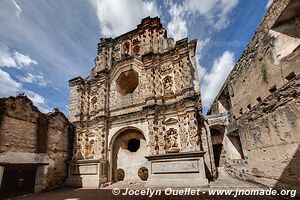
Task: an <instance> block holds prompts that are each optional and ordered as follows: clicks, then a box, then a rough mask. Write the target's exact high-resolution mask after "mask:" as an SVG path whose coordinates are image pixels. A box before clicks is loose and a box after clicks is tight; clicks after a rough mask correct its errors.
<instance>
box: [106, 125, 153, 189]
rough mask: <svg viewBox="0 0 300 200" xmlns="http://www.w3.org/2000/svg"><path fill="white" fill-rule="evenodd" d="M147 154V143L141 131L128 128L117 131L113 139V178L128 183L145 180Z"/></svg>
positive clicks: (115, 180)
mask: <svg viewBox="0 0 300 200" xmlns="http://www.w3.org/2000/svg"><path fill="white" fill-rule="evenodd" d="M146 155H147V143H146V139H145V137H144V135H143V134H142V132H141V131H139V130H137V129H134V128H127V129H125V130H122V131H121V132H119V133H117V134H116V136H115V138H114V139H113V141H112V180H113V181H114V182H118V181H124V182H126V183H136V182H141V181H144V180H145V176H146V177H147V167H148V166H147V162H148V161H147V159H145V156H146ZM141 170H142V173H141ZM141 174H143V176H141Z"/></svg>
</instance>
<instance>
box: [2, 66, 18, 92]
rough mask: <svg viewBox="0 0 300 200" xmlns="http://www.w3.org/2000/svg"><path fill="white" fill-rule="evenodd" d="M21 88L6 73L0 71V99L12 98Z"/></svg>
mask: <svg viewBox="0 0 300 200" xmlns="http://www.w3.org/2000/svg"><path fill="white" fill-rule="evenodd" d="M21 88H22V84H20V83H18V82H16V81H15V80H14V79H12V78H11V77H10V75H9V74H8V73H7V72H5V71H3V70H1V69H0V97H7V96H14V95H16V94H17V92H18V91H20V90H21Z"/></svg>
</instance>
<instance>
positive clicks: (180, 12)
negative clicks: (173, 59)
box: [167, 3, 188, 41]
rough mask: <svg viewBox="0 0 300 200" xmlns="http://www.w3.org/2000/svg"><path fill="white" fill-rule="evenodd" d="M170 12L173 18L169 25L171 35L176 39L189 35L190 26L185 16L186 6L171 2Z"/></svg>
mask: <svg viewBox="0 0 300 200" xmlns="http://www.w3.org/2000/svg"><path fill="white" fill-rule="evenodd" d="M169 13H170V16H171V20H170V22H169V23H168V25H167V29H168V33H169V36H170V37H173V38H174V39H175V41H177V40H180V39H182V38H185V37H187V33H188V28H187V22H186V20H185V18H184V14H185V8H184V6H182V5H179V4H172V3H171V4H170V9H169Z"/></svg>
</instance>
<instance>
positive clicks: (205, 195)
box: [19, 173, 297, 200]
mask: <svg viewBox="0 0 300 200" xmlns="http://www.w3.org/2000/svg"><path fill="white" fill-rule="evenodd" d="M116 188H118V189H116ZM126 188H128V189H131V190H133V191H137V190H138V191H141V190H147V188H146V187H145V184H125V183H122V182H119V183H116V184H112V185H109V186H107V187H105V188H102V189H74V188H61V189H57V190H54V191H50V192H45V193H41V194H37V195H32V196H27V197H22V198H19V199H21V200H144V199H145V200H150V199H151V200H169V199H170V200H171V199H172V200H194V199H195V200H197V199H207V200H213V199H219V200H223V199H224V200H227V199H250V200H260V199H261V200H269V199H270V200H271V199H297V197H295V198H291V197H283V196H279V195H275V196H245V195H238V196H237V197H234V194H235V193H233V194H231V195H217V194H215V195H209V192H210V191H212V190H216V191H218V190H219V191H220V190H227V191H228V190H232V191H236V189H237V188H238V189H239V190H262V189H266V188H261V187H260V186H258V185H255V184H253V183H249V182H245V181H241V180H238V179H235V178H232V177H231V176H229V175H226V174H225V173H224V174H222V175H221V176H220V177H219V179H218V180H217V181H214V182H210V187H209V188H201V189H200V192H199V195H185V196H184V195H166V194H165V192H166V191H162V192H161V194H158V195H153V196H152V197H149V195H132V196H129V195H122V193H124V192H125V191H126ZM182 189H183V190H184V189H185V188H182ZM157 190H158V189H157ZM157 190H155V191H157ZM173 191H174V190H173ZM175 191H176V190H175ZM116 192H117V193H118V192H120V193H119V194H118V195H114V194H113V193H116Z"/></svg>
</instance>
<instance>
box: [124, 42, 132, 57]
mask: <svg viewBox="0 0 300 200" xmlns="http://www.w3.org/2000/svg"><path fill="white" fill-rule="evenodd" d="M129 49H130V43H129V42H128V41H127V42H125V43H124V44H123V54H124V56H125V57H127V56H129Z"/></svg>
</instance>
